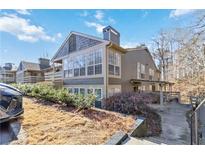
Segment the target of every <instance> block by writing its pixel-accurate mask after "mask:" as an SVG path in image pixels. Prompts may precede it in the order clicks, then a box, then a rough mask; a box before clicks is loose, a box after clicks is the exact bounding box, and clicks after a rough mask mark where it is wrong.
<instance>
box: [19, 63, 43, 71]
mask: <svg viewBox="0 0 205 154" xmlns="http://www.w3.org/2000/svg"><path fill="white" fill-rule="evenodd" d="M21 63H22V65H23V67H24V70H32V71H40V70H41V67H40V64H38V63H33V62H26V61H22V62H21Z"/></svg>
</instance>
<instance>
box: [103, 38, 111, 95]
mask: <svg viewBox="0 0 205 154" xmlns="http://www.w3.org/2000/svg"><path fill="white" fill-rule="evenodd" d="M111 46H112V42H109V44H107V45H106V51H105V57H106V64H105V71H106V73H105V93H106V98H107V97H108V73H109V71H108V63H109V61H108V58H109V57H108V56H107V55H108V54H107V52H108V49H109V48H110V47H111Z"/></svg>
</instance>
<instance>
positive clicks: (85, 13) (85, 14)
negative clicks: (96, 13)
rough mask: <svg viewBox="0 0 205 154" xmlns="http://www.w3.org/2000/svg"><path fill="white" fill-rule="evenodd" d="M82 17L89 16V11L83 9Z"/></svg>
mask: <svg viewBox="0 0 205 154" xmlns="http://www.w3.org/2000/svg"><path fill="white" fill-rule="evenodd" d="M80 16H81V17H87V16H88V11H83V12H82V13H81V14H80Z"/></svg>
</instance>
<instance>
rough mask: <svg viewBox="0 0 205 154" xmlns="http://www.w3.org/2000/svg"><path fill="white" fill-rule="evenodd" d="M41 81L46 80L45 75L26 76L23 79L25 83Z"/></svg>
mask: <svg viewBox="0 0 205 154" xmlns="http://www.w3.org/2000/svg"><path fill="white" fill-rule="evenodd" d="M41 81H44V77H42V76H26V77H24V79H23V82H24V83H36V82H41Z"/></svg>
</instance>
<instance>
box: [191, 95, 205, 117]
mask: <svg viewBox="0 0 205 154" xmlns="http://www.w3.org/2000/svg"><path fill="white" fill-rule="evenodd" d="M204 103H205V98H204V99H203V100H202V101H201V103H199V105H198V106H197V107H196V109H195V110H194V111H193V112H192V113H191V117H192V116H193V115H194V113H196V112H197V111H198V110H199V108H200V107H201V106H202V105H203V104H204Z"/></svg>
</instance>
